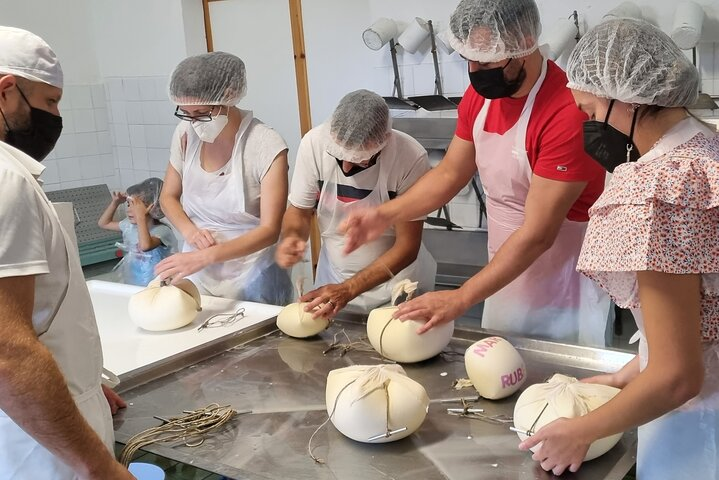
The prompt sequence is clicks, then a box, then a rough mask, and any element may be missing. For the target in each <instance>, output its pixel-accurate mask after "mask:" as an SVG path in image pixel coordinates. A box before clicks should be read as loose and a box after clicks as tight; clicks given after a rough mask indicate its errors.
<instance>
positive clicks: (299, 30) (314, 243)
mask: <svg viewBox="0 0 719 480" xmlns="http://www.w3.org/2000/svg"><path fill="white" fill-rule="evenodd" d="M223 1H226V0H202V13H203V17H204V23H205V41H206V42H207V51H208V52H212V51H214V44H213V39H212V20H211V18H210V3H211V2H223ZM288 1H289V7H290V26H291V27H292V50H293V53H294V60H295V81H296V84H297V104H298V106H299V115H300V135H301V136H304V135H305V134H306V133H307V132H309V131H310V129H311V128H312V115H311V111H310V89H309V82H308V80H307V54H306V51H305V33H304V27H303V23H302V0H288ZM320 243H321V238H320V230H319V225H318V223H317V216H316V215H312V225H311V228H310V248H311V249H312V273H313V274H314V273H315V271H316V269H317V261H318V259H319V253H320Z"/></svg>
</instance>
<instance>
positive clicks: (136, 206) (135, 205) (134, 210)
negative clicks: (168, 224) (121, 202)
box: [127, 197, 152, 219]
mask: <svg viewBox="0 0 719 480" xmlns="http://www.w3.org/2000/svg"><path fill="white" fill-rule="evenodd" d="M127 204H128V205H127V210H128V212H130V213H131V214H132V216H134V217H135V218H136V219H141V218H147V215H148V214H149V213H150V209H151V208H152V205H149V206H148V205H145V204H144V203H142V200H140V199H138V198H132V197H127Z"/></svg>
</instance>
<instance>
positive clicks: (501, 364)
mask: <svg viewBox="0 0 719 480" xmlns="http://www.w3.org/2000/svg"><path fill="white" fill-rule="evenodd" d="M464 366H465V368H466V369H467V375H468V376H469V379H470V381H471V382H472V385H474V388H476V389H477V391H478V392H479V394H480V395H481V396H483V397H484V398H488V399H490V400H497V399H500V398H505V397H508V396H510V395H512V394H513V393H514V392H516V391H517V390H519V388H520V387H521V386H522V385H523V384H524V382H525V381H526V380H527V367H526V365H525V363H524V359H522V356H521V355H520V354H519V352H518V351H517V349H515V348H514V346H513V345H512V344H511V343H509V342H508V341H507V340H505V339H504V338H501V337H487V338H483V339H482V340H479V341H478V342H475V343H473V344H472V345H470V347H469V348H468V349H467V350H466V351H465V353H464Z"/></svg>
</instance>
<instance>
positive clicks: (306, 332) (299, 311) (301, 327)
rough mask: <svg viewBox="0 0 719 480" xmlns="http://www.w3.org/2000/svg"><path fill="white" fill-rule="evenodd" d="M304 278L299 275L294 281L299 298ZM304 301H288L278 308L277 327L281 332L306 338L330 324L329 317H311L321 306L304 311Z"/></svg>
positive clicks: (302, 290) (301, 293)
mask: <svg viewBox="0 0 719 480" xmlns="http://www.w3.org/2000/svg"><path fill="white" fill-rule="evenodd" d="M303 283H304V278H303V277H300V278H298V279H297V280H296V281H295V291H296V293H297V298H301V297H302V295H303V292H304V288H303V287H302V285H303ZM306 306H307V303H306V302H296V303H290V304H289V305H287V306H286V307H285V308H283V309H282V310H280V313H279V314H278V315H277V328H279V329H280V330H281V331H282V333H284V334H285V335H289V336H290V337H294V338H307V337H311V336H313V335H317V334H318V333H320V332H321V331H322V330H325V329H326V328H327V327H329V326H330V322H331V321H332V319H331V318H330V317H319V318H312V315H313V314H314V312H316V311H317V310H320V309H321V308H322V307H321V306H317V307H315V309H314V312H305V307H306Z"/></svg>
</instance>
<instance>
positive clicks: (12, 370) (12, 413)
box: [0, 339, 114, 476]
mask: <svg viewBox="0 0 719 480" xmlns="http://www.w3.org/2000/svg"><path fill="white" fill-rule="evenodd" d="M0 352H2V360H0V379H1V380H0V381H1V382H2V383H1V386H0V408H2V410H3V411H4V412H5V413H6V414H7V415H8V416H9V417H10V418H12V419H13V421H14V422H15V423H17V424H18V425H19V426H20V427H21V428H22V429H23V430H25V431H26V432H27V433H28V434H29V435H30V436H32V437H33V438H35V439H36V440H37V441H38V442H39V443H40V444H42V445H43V446H44V447H45V448H47V449H48V450H50V451H51V452H52V453H53V454H55V455H56V456H58V457H59V458H61V459H62V460H63V461H64V462H65V463H67V464H68V465H70V466H71V467H72V468H73V469H74V470H75V471H77V472H78V473H80V474H81V475H83V476H89V474H90V473H92V472H96V471H102V470H103V469H104V468H107V465H110V464H112V463H114V458H113V457H112V455H111V454H110V452H109V451H108V450H107V447H106V446H105V445H104V444H103V443H102V441H101V440H100V438H99V437H98V436H97V434H96V433H95V432H94V431H93V430H92V429H91V428H90V426H89V425H88V423H87V422H86V421H85V419H84V418H83V417H82V415H81V414H80V412H79V411H78V409H77V407H76V405H75V402H74V400H73V399H72V396H71V395H70V392H69V391H68V389H67V386H66V384H65V380H64V378H63V376H62V374H61V372H60V370H59V369H58V367H57V364H56V363H55V361H54V359H53V358H52V355H51V354H50V352H49V351H48V350H47V349H46V348H45V346H44V345H42V344H41V343H40V342H38V341H37V340H36V339H31V340H29V341H25V340H21V341H16V342H13V344H12V345H7V344H6V345H2V346H0ZM98 381H99V379H98Z"/></svg>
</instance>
